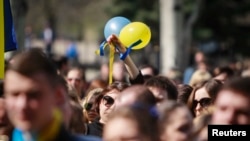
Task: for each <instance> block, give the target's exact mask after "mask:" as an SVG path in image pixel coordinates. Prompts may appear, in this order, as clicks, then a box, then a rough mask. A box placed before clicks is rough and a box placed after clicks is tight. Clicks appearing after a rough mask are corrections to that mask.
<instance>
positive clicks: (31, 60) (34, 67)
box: [7, 48, 58, 86]
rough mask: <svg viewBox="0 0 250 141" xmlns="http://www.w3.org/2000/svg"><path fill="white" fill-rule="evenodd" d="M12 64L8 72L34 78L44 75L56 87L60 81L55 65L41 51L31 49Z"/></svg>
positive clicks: (17, 57)
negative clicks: (35, 75)
mask: <svg viewBox="0 0 250 141" xmlns="http://www.w3.org/2000/svg"><path fill="white" fill-rule="evenodd" d="M13 60H14V62H12V63H10V64H9V66H8V69H7V71H8V70H12V71H15V72H18V73H20V74H22V75H24V76H27V77H32V76H33V75H34V74H37V73H43V74H45V75H46V76H47V78H49V81H48V82H49V83H50V84H51V85H52V86H55V85H56V84H57V81H58V74H57V70H56V67H55V64H54V63H53V62H52V61H51V60H50V59H49V58H48V56H47V55H46V54H45V53H44V52H42V50H39V49H33V48H32V49H30V50H28V51H25V52H22V53H20V54H17V55H16V56H14V58H13Z"/></svg>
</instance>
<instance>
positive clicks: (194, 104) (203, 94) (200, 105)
mask: <svg viewBox="0 0 250 141" xmlns="http://www.w3.org/2000/svg"><path fill="white" fill-rule="evenodd" d="M222 85H223V83H222V82H221V81H220V80H216V79H210V80H208V81H203V82H201V83H198V84H197V85H196V86H195V87H194V89H193V91H192V93H191V94H190V96H189V99H188V103H187V104H188V107H189V108H190V110H191V112H192V113H193V115H194V116H199V115H201V114H202V113H208V112H211V111H210V110H211V109H210V106H211V105H213V103H214V99H215V97H216V95H217V93H218V91H219V90H220V88H221V87H222Z"/></svg>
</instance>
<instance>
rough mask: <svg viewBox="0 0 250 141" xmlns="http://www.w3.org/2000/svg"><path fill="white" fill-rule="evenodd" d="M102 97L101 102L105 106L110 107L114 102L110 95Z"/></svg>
mask: <svg viewBox="0 0 250 141" xmlns="http://www.w3.org/2000/svg"><path fill="white" fill-rule="evenodd" d="M102 99H103V104H104V105H105V106H107V107H110V106H112V105H113V104H114V103H115V100H114V99H113V98H112V97H110V96H107V95H106V96H104V97H103V98H102Z"/></svg>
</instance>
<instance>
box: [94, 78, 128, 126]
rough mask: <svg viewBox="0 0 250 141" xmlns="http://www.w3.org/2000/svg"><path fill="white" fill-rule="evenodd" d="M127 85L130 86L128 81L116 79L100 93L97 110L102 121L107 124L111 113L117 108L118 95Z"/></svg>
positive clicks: (97, 99)
mask: <svg viewBox="0 0 250 141" xmlns="http://www.w3.org/2000/svg"><path fill="white" fill-rule="evenodd" d="M127 87H129V85H128V84H127V83H125V82H119V81H115V82H113V83H112V84H110V85H109V86H107V87H106V88H105V89H104V90H103V91H102V92H101V94H100V95H98V97H97V98H96V101H95V110H96V111H97V112H98V113H99V115H100V122H101V123H103V124H105V123H106V122H107V120H108V116H109V114H110V113H112V112H113V111H114V110H115V108H116V103H117V102H116V101H117V99H118V96H119V95H120V94H121V91H123V90H124V89H125V88H127Z"/></svg>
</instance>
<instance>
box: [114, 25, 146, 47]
mask: <svg viewBox="0 0 250 141" xmlns="http://www.w3.org/2000/svg"><path fill="white" fill-rule="evenodd" d="M119 39H120V40H121V42H122V43H123V44H124V45H125V46H126V47H129V46H131V45H132V44H134V43H135V42H137V41H139V40H141V42H140V43H139V44H137V45H135V46H134V47H132V49H141V48H144V47H145V46H146V45H147V44H148V43H149V41H150V39H151V31H150V28H149V27H148V26H147V25H146V24H144V23H142V22H131V23H129V24H127V25H126V26H124V27H123V28H122V30H121V32H120V34H119Z"/></svg>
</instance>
